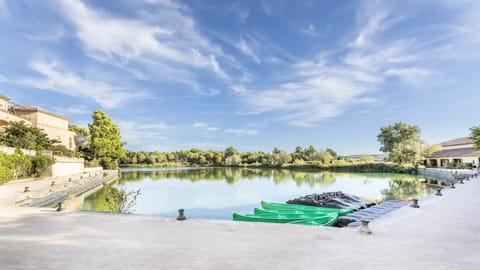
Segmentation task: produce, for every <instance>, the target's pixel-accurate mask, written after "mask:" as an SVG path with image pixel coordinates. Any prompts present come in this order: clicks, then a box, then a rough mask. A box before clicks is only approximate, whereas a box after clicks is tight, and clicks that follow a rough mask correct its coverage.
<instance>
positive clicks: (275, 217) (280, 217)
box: [233, 213, 338, 225]
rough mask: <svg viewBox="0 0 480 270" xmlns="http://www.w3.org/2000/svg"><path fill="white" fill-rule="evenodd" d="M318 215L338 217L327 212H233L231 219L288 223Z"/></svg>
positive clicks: (329, 218) (334, 218) (329, 217)
mask: <svg viewBox="0 0 480 270" xmlns="http://www.w3.org/2000/svg"><path fill="white" fill-rule="evenodd" d="M320 217H328V219H325V220H328V221H330V220H332V219H333V220H334V221H335V220H336V219H337V218H338V214H337V213H329V214H324V215H323V216H317V215H315V216H312V215H304V214H259V215H242V214H237V213H234V214H233V220H236V221H251V222H271V223H289V222H294V221H301V220H310V219H313V218H320ZM319 222H320V221H319ZM325 223H327V222H325ZM319 225H321V224H319Z"/></svg>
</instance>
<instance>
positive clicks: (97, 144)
mask: <svg viewBox="0 0 480 270" xmlns="http://www.w3.org/2000/svg"><path fill="white" fill-rule="evenodd" d="M92 118H93V123H92V124H89V125H88V127H89V130H90V142H89V145H90V154H91V155H92V159H94V160H98V161H99V162H100V165H101V166H102V167H103V168H104V169H116V168H117V167H118V160H119V159H120V158H121V157H123V156H124V155H125V151H124V150H123V146H124V145H125V143H124V142H122V141H121V140H122V136H121V134H120V129H119V128H118V126H117V125H116V124H115V123H114V122H113V120H112V119H111V118H110V117H108V115H107V114H106V113H105V112H103V111H102V110H96V111H95V112H94V113H93V115H92Z"/></svg>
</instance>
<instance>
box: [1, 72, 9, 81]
mask: <svg viewBox="0 0 480 270" xmlns="http://www.w3.org/2000/svg"><path fill="white" fill-rule="evenodd" d="M6 81H8V80H7V78H6V77H5V76H3V75H1V74H0V83H2V82H6Z"/></svg>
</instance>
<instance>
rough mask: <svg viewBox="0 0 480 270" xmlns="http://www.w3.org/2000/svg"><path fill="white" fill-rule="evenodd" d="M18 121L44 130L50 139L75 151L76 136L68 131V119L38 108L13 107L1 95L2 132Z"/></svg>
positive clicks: (0, 124)
mask: <svg viewBox="0 0 480 270" xmlns="http://www.w3.org/2000/svg"><path fill="white" fill-rule="evenodd" d="M16 121H24V122H25V123H26V124H27V125H29V126H32V127H36V128H39V129H42V130H43V132H45V134H47V135H48V137H49V138H50V139H55V140H57V141H59V142H60V144H62V145H64V146H65V147H66V148H67V149H70V150H75V140H74V135H75V134H74V133H73V132H71V131H69V130H68V118H66V117H63V116H60V115H57V114H54V113H51V112H47V111H44V110H42V109H40V108H38V107H33V106H19V105H11V104H10V99H9V98H8V97H6V96H3V95H0V131H1V130H3V129H4V128H5V127H7V126H8V124H9V123H10V122H16Z"/></svg>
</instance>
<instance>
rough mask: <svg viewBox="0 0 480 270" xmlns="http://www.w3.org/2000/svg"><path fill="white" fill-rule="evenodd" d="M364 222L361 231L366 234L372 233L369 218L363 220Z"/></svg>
mask: <svg viewBox="0 0 480 270" xmlns="http://www.w3.org/2000/svg"><path fill="white" fill-rule="evenodd" d="M361 222H362V225H361V226H360V230H359V231H360V233H364V234H372V231H371V230H370V228H369V227H368V223H370V221H369V220H361Z"/></svg>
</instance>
